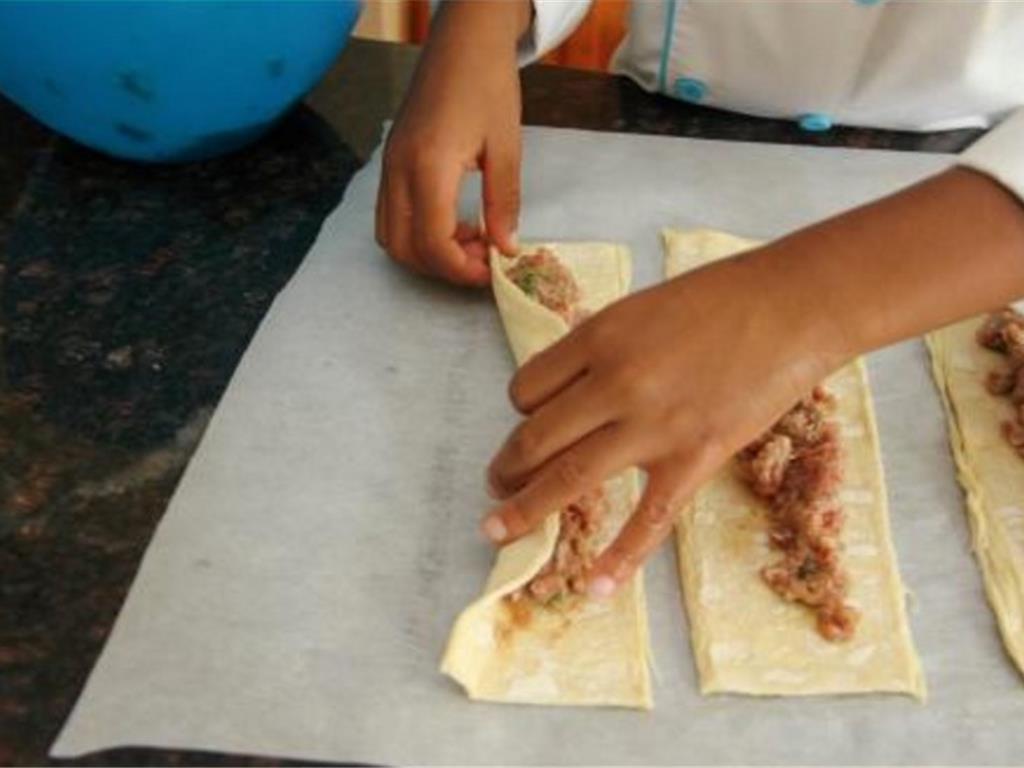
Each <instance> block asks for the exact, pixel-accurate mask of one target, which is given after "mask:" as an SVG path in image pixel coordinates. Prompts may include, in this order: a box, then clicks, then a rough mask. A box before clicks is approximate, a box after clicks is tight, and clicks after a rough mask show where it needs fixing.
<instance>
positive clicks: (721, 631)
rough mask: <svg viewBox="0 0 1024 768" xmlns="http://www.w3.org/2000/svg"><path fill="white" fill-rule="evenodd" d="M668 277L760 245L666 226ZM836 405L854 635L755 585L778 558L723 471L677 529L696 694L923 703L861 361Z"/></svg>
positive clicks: (838, 389) (837, 389)
mask: <svg viewBox="0 0 1024 768" xmlns="http://www.w3.org/2000/svg"><path fill="white" fill-rule="evenodd" d="M662 236H663V243H664V248H665V271H666V274H667V276H668V277H674V276H675V275H678V274H681V273H683V272H686V271H689V270H691V269H695V268H697V267H700V266H702V265H704V264H707V263H710V262H712V261H715V260H717V259H720V258H725V257H728V256H732V255H734V254H737V253H739V252H741V251H745V250H748V249H750V248H753V247H755V246H757V245H758V243H757V242H755V241H753V240H746V239H743V238H739V237H735V236H733V235H729V234H726V233H724V232H716V231H713V230H706V229H698V230H689V231H677V230H665V231H664V232H663V233H662ZM825 384H826V386H827V387H828V389H829V390H830V391H831V392H832V393H833V394H834V395H835V396H836V398H837V411H836V415H835V418H836V419H837V420H838V421H839V424H840V428H841V431H842V440H843V446H844V450H843V471H844V480H843V489H842V491H841V492H840V494H841V496H840V497H841V500H842V502H843V506H844V508H845V510H846V523H845V525H844V528H843V545H844V552H843V557H844V560H845V563H846V568H847V571H848V573H849V577H850V594H849V602H850V603H851V604H852V605H854V606H855V607H856V608H857V609H858V610H859V611H860V613H861V619H860V623H859V625H858V627H857V632H856V634H855V635H854V637H853V638H852V639H851V640H850V641H847V642H840V643H833V642H829V641H827V640H825V639H824V638H822V637H821V636H820V635H819V634H818V632H817V630H816V628H815V622H814V616H813V613H812V612H811V611H809V610H808V609H807V608H806V607H805V606H802V605H798V604H794V603H787V602H785V601H784V600H783V599H782V598H780V597H779V596H778V595H777V594H775V593H774V592H773V591H772V590H771V589H770V588H769V587H768V586H767V585H766V584H764V582H763V581H762V579H761V575H760V570H761V567H762V566H764V565H766V564H768V563H770V562H773V561H774V560H776V559H777V558H778V553H777V552H775V551H774V550H772V549H771V548H770V547H769V544H768V539H767V525H766V521H765V518H764V512H763V508H762V507H761V506H760V502H759V501H758V500H757V499H756V498H755V497H754V496H753V494H751V493H750V491H749V490H748V489H747V487H746V485H745V483H744V482H743V481H742V480H741V479H740V478H739V477H738V476H737V475H736V472H735V467H734V465H733V464H732V463H731V462H730V464H729V465H728V466H726V467H724V468H723V469H722V470H721V471H720V472H719V474H718V475H717V476H716V477H715V478H713V479H712V480H711V481H710V482H709V483H708V484H707V485H706V486H705V487H703V488H702V489H701V490H700V491H699V493H698V494H697V496H696V498H695V499H694V501H693V503H692V504H691V506H690V508H689V509H687V510H685V511H684V512H683V513H682V515H681V516H680V520H679V523H678V525H677V528H676V542H677V552H678V556H679V572H680V579H681V581H682V585H683V593H684V599H685V602H686V608H687V614H688V616H689V621H690V632H691V638H692V644H693V652H694V656H695V660H696V664H697V671H698V674H699V676H700V687H701V692H702V693H723V692H731V693H745V694H752V695H807V694H829V693H833V694H836V693H869V692H880V691H887V692H894V693H903V694H909V695H911V696H914V697H917V698H918V699H923V698H924V696H925V682H924V676H923V674H922V672H921V666H920V662H919V661H918V658H917V654H916V652H915V651H914V647H913V643H912V641H911V637H910V630H909V627H908V624H907V617H906V609H905V601H904V587H903V584H902V582H901V580H900V575H899V570H898V568H897V564H896V555H895V551H894V549H893V544H892V539H891V535H890V532H889V516H888V509H887V502H886V492H885V483H884V477H883V474H882V465H881V461H880V458H879V455H880V454H879V446H878V434H877V429H876V426H875V417H874V412H873V409H872V405H871V396H870V390H869V388H868V380H867V375H866V371H865V368H864V365H863V363H862V362H861V361H860V360H858V361H856V362H854V363H852V364H850V365H848V366H846V367H845V368H843V369H842V370H840V371H838V372H837V373H835V374H834V375H833V376H831V377H830V378H829V379H828V380H827V381H826V382H825Z"/></svg>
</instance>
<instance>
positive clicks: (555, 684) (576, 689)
mask: <svg viewBox="0 0 1024 768" xmlns="http://www.w3.org/2000/svg"><path fill="white" fill-rule="evenodd" d="M541 246H543V247H545V248H548V249H549V250H551V251H553V252H554V253H555V255H556V256H557V257H558V258H559V260H560V261H561V262H562V263H563V264H565V265H566V266H567V267H569V269H570V270H571V271H572V272H573V275H574V277H575V279H576V282H577V284H578V285H579V287H580V291H581V305H582V306H583V308H584V309H586V310H588V311H591V312H594V311H597V310H599V309H600V308H601V307H603V306H605V305H606V304H609V303H611V302H612V301H615V300H616V299H619V298H621V297H622V296H624V295H625V294H626V293H627V292H628V291H629V284H630V256H629V252H628V251H627V250H626V248H624V247H623V246H619V245H612V244H606V243H542V244H540V243H539V244H534V245H531V246H524V247H523V252H531V251H533V250H535V249H536V248H538V247H541ZM507 263H508V260H507V259H505V258H504V257H502V256H499V255H498V254H496V253H492V255H491V273H492V285H493V289H494V297H495V301H496V303H497V305H498V311H499V313H500V315H501V319H502V322H503V324H504V326H505V332H506V335H507V336H508V341H509V345H510V346H511V348H512V352H513V355H514V357H515V359H516V363H517V364H522V363H523V362H525V361H526V360H527V359H529V358H530V357H532V356H533V355H534V354H536V353H537V352H539V351H540V350H542V349H544V348H545V347H547V346H548V345H550V344H552V343H553V342H555V341H557V340H558V339H559V338H560V337H562V336H563V335H565V334H566V333H567V332H568V331H569V327H568V325H567V324H566V322H565V320H563V319H562V318H561V317H560V316H559V315H557V314H556V313H554V312H552V311H551V310H549V309H547V308H546V307H544V306H542V305H540V304H539V303H537V302H536V301H534V300H532V299H530V298H529V297H527V296H526V295H525V294H524V293H523V292H522V291H521V290H520V289H519V288H518V287H517V286H516V285H514V284H513V283H512V282H511V281H510V280H509V278H508V277H507V276H506V274H505V265H506V264H507ZM604 493H605V498H606V499H607V501H608V507H607V509H608V512H607V515H608V517H607V518H606V524H605V526H604V527H603V529H602V531H601V534H600V536H599V539H598V542H597V543H598V546H599V547H603V546H604V545H605V544H607V543H608V542H609V541H610V540H611V538H613V537H614V535H615V534H616V533H617V532H618V530H619V528H620V527H621V526H622V523H623V522H624V521H625V520H626V519H627V518H628V517H629V515H630V513H631V512H632V510H633V507H634V506H635V504H636V501H637V498H638V495H639V486H638V475H637V471H636V470H635V469H629V470H627V471H625V472H623V473H621V474H620V475H618V476H616V477H614V478H612V479H611V480H608V481H607V482H606V483H605V485H604ZM558 530H559V516H558V514H557V513H553V514H551V515H549V516H548V518H547V519H546V520H545V522H544V524H543V525H542V526H541V527H540V528H538V529H537V530H535V531H534V532H533V533H531V534H530V535H528V536H526V537H524V538H522V539H519V540H518V541H515V542H513V543H512V544H509V545H507V546H505V547H503V548H502V549H501V550H500V551H499V552H498V557H497V561H496V562H495V565H494V568H493V570H492V572H491V574H490V577H489V578H488V580H487V584H486V586H485V587H484V591H483V594H482V595H481V596H480V597H479V598H478V599H477V600H475V601H474V602H473V603H471V604H470V605H469V606H468V607H467V608H465V609H464V610H463V611H462V613H461V614H460V615H459V617H458V619H457V620H456V622H455V625H454V627H453V628H452V632H451V635H450V637H449V640H448V647H447V649H446V651H445V654H444V659H443V660H442V663H441V670H442V671H443V672H444V673H445V674H447V675H449V676H451V677H452V678H454V679H455V680H456V681H458V682H459V683H460V684H461V685H462V686H463V687H464V688H465V690H466V693H467V694H468V695H469V697H470V698H473V699H482V700H487V701H497V702H509V703H520V704H550V705H558V704H560V705H591V706H600V705H605V706H621V707H639V708H643V709H649V708H650V707H651V705H652V702H651V687H650V679H649V675H648V656H649V650H648V645H649V644H648V630H647V609H646V605H645V602H644V588H643V576H642V574H640V573H638V574H637V575H636V577H635V578H634V579H633V580H632V582H631V583H630V584H629V585H628V586H626V587H625V588H623V589H621V590H619V592H618V593H617V594H616V595H615V596H614V597H613V598H611V599H610V600H602V601H592V600H586V599H584V598H581V597H575V596H573V597H570V598H567V599H566V600H565V601H564V604H561V605H559V606H558V607H556V608H547V607H544V606H538V605H535V604H534V603H533V602H532V601H529V600H527V599H524V600H523V601H522V602H523V603H526V604H527V607H528V616H527V617H526V618H525V620H524V618H523V617H522V616H520V615H517V614H516V613H515V612H513V611H512V610H511V609H510V607H509V604H508V601H506V600H504V599H503V598H505V597H506V596H507V595H509V594H511V593H512V592H515V591H516V590H517V589H519V588H520V587H521V586H523V585H524V584H526V583H527V582H528V581H529V580H530V579H531V578H533V576H534V575H536V574H537V572H538V571H539V570H540V569H541V567H542V566H543V565H544V564H545V563H546V562H547V561H548V559H549V558H550V557H551V554H552V552H553V550H554V547H555V544H556V542H557V539H558Z"/></svg>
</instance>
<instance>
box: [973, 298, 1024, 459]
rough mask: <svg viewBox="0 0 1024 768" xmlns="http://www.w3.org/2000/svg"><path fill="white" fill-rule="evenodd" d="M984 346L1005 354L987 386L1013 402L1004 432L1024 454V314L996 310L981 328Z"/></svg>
mask: <svg viewBox="0 0 1024 768" xmlns="http://www.w3.org/2000/svg"><path fill="white" fill-rule="evenodd" d="M977 340H978V343H979V344H981V346H983V347H985V348H987V349H991V350H992V351H993V352H998V353H999V354H1001V355H1003V357H1004V359H1005V364H1004V365H1002V366H1000V367H998V368H995V369H993V370H991V371H989V372H988V376H987V377H986V378H985V388H986V389H987V390H988V391H989V392H991V393H992V394H993V395H996V396H998V397H1005V398H1006V399H1008V400H1009V401H1010V403H1011V404H1012V405H1013V418H1012V419H1006V420H1005V421H1004V422H1003V423H1002V431H1003V436H1004V437H1005V438H1006V440H1007V441H1008V442H1009V443H1010V445H1012V446H1013V449H1014V450H1015V451H1016V452H1017V454H1018V455H1020V456H1022V457H1024V315H1022V314H1021V313H1020V312H1017V311H1016V310H1014V309H1011V308H1010V307H1006V308H1005V309H1001V310H999V311H998V312H993V313H992V314H991V315H989V316H988V319H986V320H985V322H984V323H983V324H982V326H981V327H980V328H979V329H978V333H977Z"/></svg>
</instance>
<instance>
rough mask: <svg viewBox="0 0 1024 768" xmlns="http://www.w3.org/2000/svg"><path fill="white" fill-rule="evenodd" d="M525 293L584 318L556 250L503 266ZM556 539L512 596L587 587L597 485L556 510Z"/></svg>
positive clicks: (597, 524)
mask: <svg viewBox="0 0 1024 768" xmlns="http://www.w3.org/2000/svg"><path fill="white" fill-rule="evenodd" d="M506 274H507V275H508V277H509V279H510V280H511V281H512V282H513V283H515V284H516V285H517V286H518V287H519V288H520V289H521V290H522V291H523V293H525V294H526V295H527V296H529V297H530V298H531V299H533V300H534V301H536V302H538V303H539V304H541V305H543V306H545V307H547V308H548V309H550V310H551V311H552V312H555V313H557V314H558V315H559V316H561V317H562V318H563V319H565V321H566V322H567V323H569V325H570V326H572V325H576V324H577V323H579V322H580V321H581V320H582V319H583V318H584V316H585V315H584V313H583V311H582V310H581V309H580V307H579V301H580V289H579V286H578V285H577V284H576V279H575V278H574V277H573V274H572V272H571V271H570V270H569V268H568V267H566V266H565V265H564V264H563V263H562V262H560V261H559V260H558V258H557V257H556V256H555V254H554V253H552V252H551V251H549V250H548V249H546V248H540V249H539V250H537V252H536V253H529V254H525V255H523V256H521V257H519V259H518V260H517V261H516V262H515V264H514V265H513V266H512V267H511V268H509V270H508V271H507V272H506ZM559 516H560V520H559V523H560V527H559V531H558V541H557V542H556V544H555V551H554V553H553V554H552V556H551V559H550V560H548V562H547V563H545V564H544V567H543V568H541V569H540V571H538V572H537V575H536V576H534V577H533V578H532V579H531V580H530V581H529V582H528V583H527V584H526V585H525V586H524V587H523V588H522V589H520V590H518V591H517V592H515V593H514V594H512V595H511V596H510V599H511V600H512V601H513V602H518V601H519V600H521V599H522V598H523V597H524V596H529V597H530V598H532V599H533V600H535V601H537V602H540V603H545V604H550V603H552V602H554V601H557V600H559V599H561V598H563V597H566V596H567V595H569V594H570V593H575V594H582V593H583V592H585V591H586V586H587V582H586V575H587V570H588V569H589V568H590V566H591V564H592V563H593V561H594V557H595V555H596V552H595V550H594V541H595V539H596V536H597V533H598V531H600V529H601V523H602V520H603V518H604V516H605V500H604V497H603V494H602V492H601V490H600V489H598V490H595V491H592V492H590V493H587V494H585V495H583V496H582V497H581V498H579V499H577V500H576V501H575V502H573V503H572V504H569V505H568V506H567V507H565V509H563V510H562V511H561V512H560V513H559Z"/></svg>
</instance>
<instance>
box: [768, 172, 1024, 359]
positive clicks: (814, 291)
mask: <svg viewBox="0 0 1024 768" xmlns="http://www.w3.org/2000/svg"><path fill="white" fill-rule="evenodd" d="M750 261H751V266H752V267H753V268H754V269H755V270H756V271H757V272H760V273H762V274H764V275H765V276H766V279H767V280H768V281H769V283H770V284H772V285H774V286H776V287H777V290H778V291H779V292H780V293H781V295H780V297H779V299H780V300H782V301H785V302H786V303H787V304H788V306H789V309H788V310H787V311H789V312H791V313H792V314H793V318H792V322H793V323H794V325H795V326H796V325H800V324H804V325H806V324H808V323H810V324H813V325H814V326H815V327H816V329H817V330H818V331H819V333H818V335H817V336H816V337H815V338H816V340H817V343H818V345H819V350H818V351H819V352H820V354H821V355H822V357H823V358H824V361H825V364H826V366H827V367H832V366H834V365H838V364H840V363H842V362H844V361H845V360H847V359H849V358H851V357H854V356H856V355H858V354H861V353H863V352H867V351H869V350H872V349H876V348H878V347H881V346H884V345H886V344H890V343H893V342H896V341H899V340H901V339H905V338H908V337H911V336H915V335H917V334H920V333H923V332H925V331H928V330H931V329H933V328H937V327H940V326H942V325H945V324H948V323H951V322H954V321H956V320H959V319H962V318H964V317H968V316H970V315H973V314H977V313H979V312H983V311H985V310H988V309H991V308H995V307H998V306H1000V305H1002V304H1005V303H1007V302H1009V301H1012V300H1014V299H1017V298H1020V297H1021V296H1024V206H1022V205H1021V203H1020V201H1019V200H1018V199H1017V198H1016V197H1014V196H1013V195H1012V194H1010V193H1009V192H1008V191H1006V190H1005V189H1003V188H1002V187H1001V186H1000V185H998V184H997V183H996V182H994V181H992V180H991V179H989V178H988V177H986V176H983V175H982V174H979V173H976V172H974V171H970V170H966V169H963V168H956V169H952V170H949V171H946V172H944V173H942V174H939V175H937V176H934V177H932V178H929V179H927V180H925V181H923V182H921V183H919V184H915V185H914V186H912V187H909V188H907V189H905V190H901V191H900V192H897V193H895V194H893V195H891V196H889V197H886V198H883V199H881V200H878V201H875V202H873V203H870V204H868V205H865V206H862V207H860V208H856V209H854V210H852V211H848V212H846V213H843V214H841V215H839V216H836V217H834V218H831V219H828V220H826V221H824V222H821V223H819V224H817V225H814V226H812V227H809V228H807V229H804V230H800V231H799V232H796V233H794V234H792V235H790V236H788V237H786V238H783V239H782V240H779V241H777V242H776V243H773V244H772V245H770V246H768V247H766V248H764V249H761V250H759V251H757V252H755V253H753V254H751V259H750Z"/></svg>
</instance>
